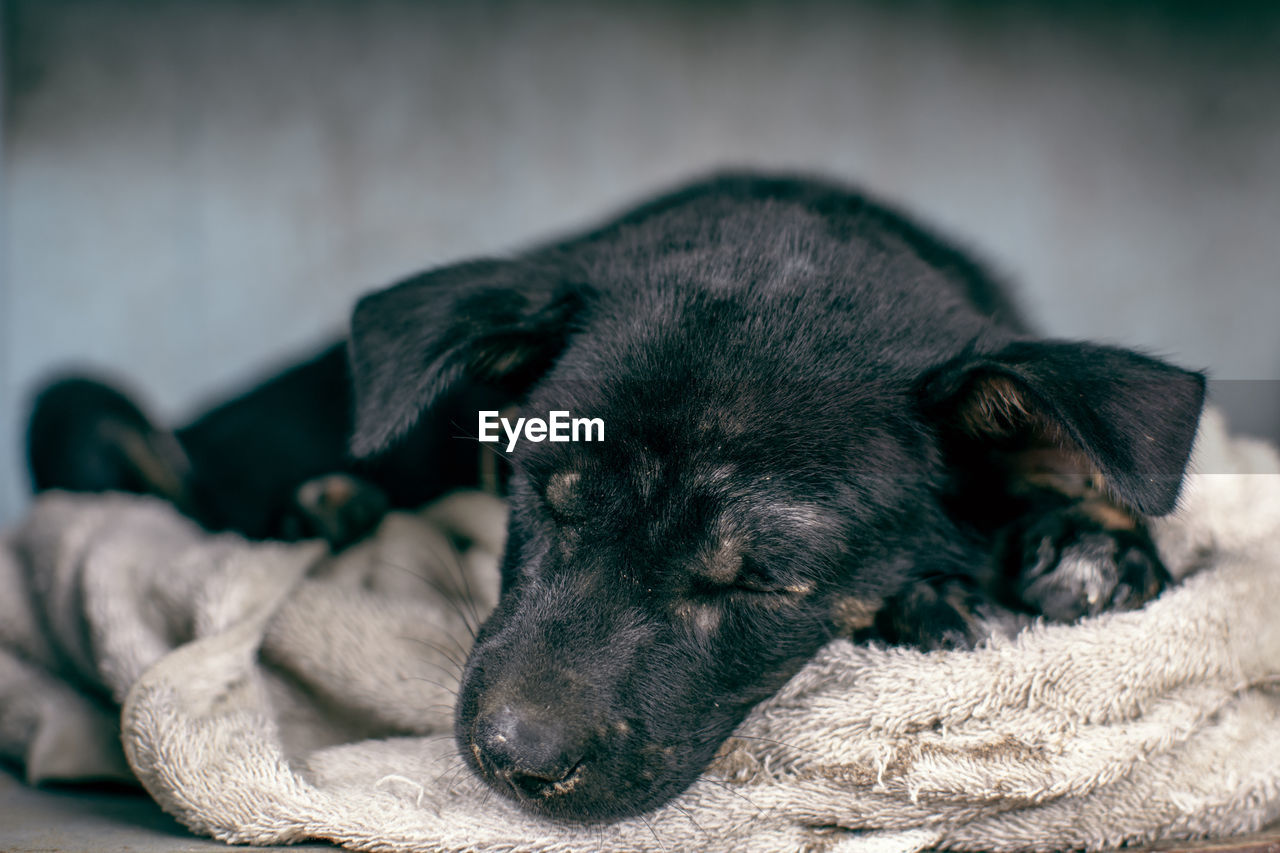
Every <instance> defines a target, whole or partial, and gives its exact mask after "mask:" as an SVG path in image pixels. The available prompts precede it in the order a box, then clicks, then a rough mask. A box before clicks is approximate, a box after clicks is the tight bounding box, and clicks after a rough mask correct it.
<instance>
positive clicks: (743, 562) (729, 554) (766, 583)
mask: <svg viewBox="0 0 1280 853" xmlns="http://www.w3.org/2000/svg"><path fill="white" fill-rule="evenodd" d="M693 587H694V589H695V591H697V592H698V593H699V594H700V595H703V596H723V595H729V594H734V593H748V594H753V595H784V594H791V595H796V594H802V593H804V592H807V591H808V590H807V588H805V587H803V586H800V585H796V584H787V583H784V582H782V581H780V580H779V579H777V578H774V577H772V576H770V575H769V573H768V572H767V571H766V570H765V569H764V567H763V566H761V565H759V564H757V563H755V562H754V561H752V560H751V559H750V558H749V557H748V556H747V555H746V554H745V553H744V548H743V545H742V543H741V541H740V540H738V539H737V538H736V537H732V536H728V537H724V538H722V539H720V540H719V541H718V542H717V543H716V545H715V547H714V548H712V549H710V550H709V551H707V552H705V553H704V554H703V555H702V556H701V558H700V559H699V560H698V561H697V565H696V567H695V569H694V583H693Z"/></svg>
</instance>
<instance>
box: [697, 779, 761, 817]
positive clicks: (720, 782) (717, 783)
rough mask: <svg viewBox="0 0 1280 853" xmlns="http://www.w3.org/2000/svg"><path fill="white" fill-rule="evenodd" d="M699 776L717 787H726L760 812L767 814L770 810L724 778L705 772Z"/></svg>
mask: <svg viewBox="0 0 1280 853" xmlns="http://www.w3.org/2000/svg"><path fill="white" fill-rule="evenodd" d="M698 778H700V779H703V780H705V781H707V782H710V783H711V784H712V785H715V786H717V787H719V788H724V789H725V790H726V791H728V792H729V793H730V794H733V795H734V796H736V797H738V798H739V799H741V800H743V801H744V802H746V804H747V805H749V806H751V808H753V809H755V810H756V811H758V812H759V813H760V814H767V813H768V810H767V809H765V808H764V807H762V806H760V805H758V804H756V802H755V801H754V800H752V799H751V798H750V797H748V796H747V795H746V794H744V793H742V792H741V791H739V790H737V789H736V788H735V787H734V786H733V785H731V784H729V783H728V782H726V781H725V780H724V779H717V778H716V777H714V776H709V775H707V774H705V773H704V774H702V776H700V777H698Z"/></svg>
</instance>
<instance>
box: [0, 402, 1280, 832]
mask: <svg viewBox="0 0 1280 853" xmlns="http://www.w3.org/2000/svg"><path fill="white" fill-rule="evenodd" d="M1192 464H1193V471H1195V472H1196V473H1193V474H1192V475H1190V476H1189V478H1188V481H1187V484H1186V486H1185V488H1184V493H1183V498H1182V501H1181V508H1180V511H1179V512H1178V513H1177V514H1176V515H1174V516H1172V517H1169V518H1166V519H1161V520H1159V521H1158V522H1157V523H1156V529H1155V532H1156V538H1157V541H1158V544H1159V546H1160V549H1161V553H1162V554H1163V556H1164V558H1165V560H1166V562H1167V565H1168V566H1169V567H1170V569H1171V571H1172V572H1173V573H1174V574H1175V576H1177V577H1180V578H1181V579H1182V580H1181V583H1179V585H1178V586H1176V587H1174V588H1172V589H1170V590H1169V591H1168V592H1166V593H1165V594H1164V595H1162V596H1161V597H1160V598H1159V599H1157V600H1156V601H1154V602H1152V603H1151V604H1150V605H1148V606H1147V607H1146V608H1144V609H1143V610H1141V611H1137V612H1131V613H1112V614H1104V615H1102V616H1100V617H1097V618H1092V619H1088V620H1085V621H1082V622H1080V623H1079V624H1075V625H1043V624H1035V625H1033V626H1031V627H1030V628H1028V629H1027V630H1025V631H1022V632H1021V633H1019V634H1017V635H1016V636H1014V637H1011V638H1010V637H1002V636H998V635H997V636H993V638H992V639H991V640H990V641H989V642H988V643H987V644H986V645H984V646H983V647H981V648H979V649H977V650H975V651H963V652H961V651H953V652H932V653H923V652H919V651H915V650H911V649H900V648H884V647H879V646H856V645H853V644H851V643H848V642H844V641H837V642H833V643H831V644H829V645H828V646H827V647H826V648H825V649H823V650H822V652H821V653H819V655H818V656H817V657H816V658H815V659H814V660H813V661H812V662H810V663H809V664H808V665H807V666H806V667H805V668H804V669H803V670H802V671H801V672H800V673H799V674H797V675H796V677H795V678H794V679H792V680H791V682H790V683H788V684H787V685H786V687H784V688H783V690H782V691H781V692H780V693H779V694H778V695H777V696H775V697H774V698H772V699H770V700H769V701H767V702H765V703H763V704H762V705H760V706H759V707H758V708H757V709H756V710H755V711H754V712H753V713H752V714H751V716H750V717H749V718H748V719H747V720H746V722H744V723H743V725H742V726H741V728H740V729H739V731H738V733H737V736H735V737H734V738H732V739H731V740H730V741H729V742H728V743H726V744H725V746H724V748H723V749H722V750H721V752H720V754H719V756H718V758H717V760H716V761H715V763H714V764H713V765H712V766H711V768H709V769H708V771H707V772H706V773H705V774H704V776H703V778H702V779H700V780H699V781H698V782H697V783H695V784H694V786H693V787H692V788H691V789H690V790H689V791H688V792H686V793H685V794H684V795H682V796H681V797H680V798H678V799H677V800H676V801H675V802H673V803H671V804H669V805H668V806H666V807H664V808H662V809H659V810H658V811H656V812H654V813H652V814H649V815H646V816H644V817H642V818H633V819H630V820H625V821H622V822H620V823H616V824H611V825H608V826H574V825H564V824H557V823H552V822H548V821H544V820H541V819H538V818H535V817H533V816H530V815H527V814H525V813H523V812H521V811H520V810H519V809H517V808H516V807H515V806H513V805H511V804H509V803H508V802H507V801H506V800H505V799H502V798H500V797H496V796H493V795H491V794H490V793H488V792H487V789H485V788H484V786H483V785H482V784H481V783H480V782H479V781H477V780H476V779H474V778H473V777H471V776H470V774H469V773H468V772H467V770H466V769H465V766H464V765H463V763H462V761H461V759H460V758H459V756H458V753H457V747H456V745H455V744H454V742H453V739H452V722H451V716H452V702H453V692H454V690H455V688H456V684H457V674H458V664H459V662H460V661H461V660H463V658H464V656H465V654H466V649H467V646H468V644H469V642H470V640H471V631H472V630H473V629H474V627H475V625H476V624H477V622H478V620H479V619H480V618H481V617H482V615H483V613H484V612H486V610H487V609H488V608H490V607H491V606H492V605H493V603H494V601H495V598H496V594H497V569H496V561H497V557H498V554H499V553H500V551H501V545H502V537H503V520H504V508H503V505H502V504H501V502H499V501H497V500H496V499H494V498H492V497H489V496H486V495H483V494H479V493H460V494H456V495H453V496H451V497H448V498H446V499H444V500H442V501H440V502H439V503H437V504H435V505H433V506H431V507H429V508H427V509H426V510H425V511H424V512H422V513H420V514H393V515H391V516H389V517H388V518H387V519H386V521H385V522H384V523H383V524H382V526H381V527H380V528H379V529H378V531H377V533H376V535H375V536H374V537H372V538H371V539H369V540H368V541H366V542H364V543H363V544H361V545H359V546H357V547H354V548H352V549H349V550H348V551H346V552H344V553H342V554H340V555H337V556H336V557H331V556H329V555H328V554H327V553H326V551H325V549H324V548H323V546H321V545H320V544H319V543H301V544H293V545H282V544H273V543H250V542H247V541H245V540H243V539H241V538H239V537H237V536H234V535H216V536H214V535H209V534H206V533H203V532H202V531H200V530H199V529H198V528H196V527H195V526H194V525H192V524H191V523H190V522H188V521H187V520H185V519H183V518H182V517H180V516H178V515H177V514H176V513H175V512H174V511H173V510H172V509H171V508H170V507H168V506H167V505H165V504H161V503H158V502H155V501H151V500H148V499H145V498H136V497H127V496H83V495H68V494H48V495H45V496H43V497H41V498H40V499H39V500H38V501H37V502H36V504H35V505H34V507H33V508H32V510H31V512H30V515H29V517H28V518H27V519H26V520H25V522H24V523H22V524H21V525H20V526H18V527H17V528H15V529H13V530H11V531H9V532H8V534H7V535H6V536H5V537H4V539H3V540H2V541H0V755H3V756H4V757H6V758H9V759H11V760H14V761H17V762H19V763H21V764H22V765H23V766H24V767H25V769H26V774H27V778H28V779H29V780H30V781H31V782H32V783H38V782H42V781H46V780H72V779H89V778H113V779H134V778H136V779H137V780H138V781H140V782H141V783H142V784H143V785H144V786H145V787H146V789H147V790H148V791H149V792H150V793H151V795H152V796H153V797H154V798H155V799H156V801H157V802H159V803H160V805H161V806H162V807H164V809H165V810H167V811H168V812H170V813H171V814H173V815H174V816H175V817H177V818H178V819H179V820H181V821H182V822H183V823H185V824H186V825H187V826H188V827H190V828H191V829H192V830H194V831H195V832H199V833H204V834H208V835H212V836H215V837H217V838H221V839H224V840H227V841H233V842H249V843H255V844H273V843H286V842H295V841H302V840H305V839H326V840H330V841H333V842H336V843H338V844H342V845H345V846H347V847H351V848H354V849H359V850H386V851H408V850H432V851H434V850H501V851H517V850H563V851H569V850H640V849H652V850H667V851H674V850H694V849H705V850H735V851H744V850H745V851H751V850H761V851H778V850H833V851H835V850H841V851H845V850H848V851H915V850H922V849H926V848H945V849H952V850H974V851H978V850H991V851H1004V850H1010V851H1012V850H1055V849H1087V850H1097V849H1103V848H1107V847H1113V846H1116V845H1119V844H1121V843H1125V842H1149V841H1155V840H1158V839H1166V838H1191V837H1200V836H1215V835H1225V834H1232V833H1238V832H1245V831H1250V830H1254V829H1257V828H1259V827H1261V826H1262V825H1264V824H1266V823H1268V822H1270V821H1272V820H1274V819H1276V818H1277V817H1280V693H1278V692H1277V690H1276V688H1277V679H1278V678H1280V613H1277V612H1276V609H1277V604H1276V602H1280V547H1278V546H1280V458H1278V457H1277V455H1276V453H1275V452H1274V451H1273V450H1272V449H1271V448H1269V447H1267V446H1265V445H1263V444H1261V443H1258V442H1253V441H1248V440H1243V439H1233V438H1230V437H1228V435H1227V433H1226V431H1225V428H1224V427H1223V424H1222V422H1221V419H1220V418H1219V417H1218V416H1217V415H1216V414H1214V413H1212V412H1210V413H1208V414H1206V417H1205V419H1204V422H1203V424H1202V426H1201V433H1200V437H1199V439H1198V442H1197V447H1196V450H1195V454H1194V456H1193V463H1192Z"/></svg>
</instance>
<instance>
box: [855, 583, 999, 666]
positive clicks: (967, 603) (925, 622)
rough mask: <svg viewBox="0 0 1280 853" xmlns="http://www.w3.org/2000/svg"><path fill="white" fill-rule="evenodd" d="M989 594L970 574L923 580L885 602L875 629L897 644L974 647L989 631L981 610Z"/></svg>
mask: <svg viewBox="0 0 1280 853" xmlns="http://www.w3.org/2000/svg"><path fill="white" fill-rule="evenodd" d="M986 602H987V598H986V596H985V595H984V594H983V593H982V592H981V591H980V590H979V588H978V587H977V585H976V584H975V583H974V582H973V581H971V580H970V579H968V578H961V577H942V578H936V579H930V580H924V581H920V582H919V583H916V584H913V585H912V586H910V587H908V588H907V589H905V590H904V591H902V592H901V593H899V594H898V595H896V596H894V597H893V598H891V599H889V600H888V601H887V602H885V605H884V607H883V608H881V609H880V611H879V612H878V613H876V615H875V633H876V635H877V636H879V637H880V638H881V639H883V640H886V641H888V642H890V643H893V644H895V645H903V646H915V647H916V648H920V649H925V650H926V651H932V650H935V649H971V648H973V647H974V646H976V645H977V644H978V643H979V642H980V641H981V640H982V639H983V638H984V637H985V636H986V635H987V630H986V628H985V627H984V625H983V624H982V622H981V620H980V617H979V611H980V610H981V609H982V608H983V605H984V604H985V603H986Z"/></svg>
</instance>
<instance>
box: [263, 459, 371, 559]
mask: <svg viewBox="0 0 1280 853" xmlns="http://www.w3.org/2000/svg"><path fill="white" fill-rule="evenodd" d="M389 506H390V505H389V502H388V500H387V496H386V495H385V494H384V493H383V491H382V490H381V489H379V488H378V487H377V486H375V485H373V484H372V483H368V482H366V481H364V480H362V479H360V478H359V477H354V476H352V475H350V474H327V475H325V476H323V477H316V478H314V479H311V480H307V481H306V482H305V483H303V484H302V485H301V486H299V487H298V489H297V491H295V492H294V494H293V501H292V504H291V506H290V508H289V511H288V513H286V516H285V523H284V533H285V536H286V538H290V539H307V538H312V537H317V538H320V539H323V540H325V541H326V542H328V543H329V547H331V548H332V549H333V550H335V551H338V550H341V549H342V548H345V547H347V546H348V545H351V544H353V543H355V542H357V541H359V540H360V539H363V538H364V537H365V536H367V535H368V534H369V533H371V532H373V529H374V528H375V527H377V526H378V522H380V521H381V520H382V517H383V516H384V515H386V514H387V510H388V509H389Z"/></svg>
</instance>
